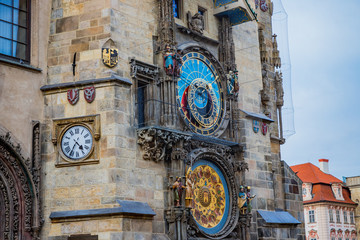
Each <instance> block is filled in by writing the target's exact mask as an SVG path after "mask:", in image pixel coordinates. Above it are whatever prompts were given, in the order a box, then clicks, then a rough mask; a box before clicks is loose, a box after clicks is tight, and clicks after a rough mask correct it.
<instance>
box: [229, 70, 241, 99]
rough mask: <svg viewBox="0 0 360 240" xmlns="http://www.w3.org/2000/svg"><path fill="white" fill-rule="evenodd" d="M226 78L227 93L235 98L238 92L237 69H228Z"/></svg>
mask: <svg viewBox="0 0 360 240" xmlns="http://www.w3.org/2000/svg"><path fill="white" fill-rule="evenodd" d="M226 79H227V93H228V95H229V96H232V97H234V98H235V99H237V96H238V93H239V80H238V71H237V70H235V71H230V72H229V73H228V74H226Z"/></svg>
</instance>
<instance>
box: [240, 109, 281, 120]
mask: <svg viewBox="0 0 360 240" xmlns="http://www.w3.org/2000/svg"><path fill="white" fill-rule="evenodd" d="M240 111H242V112H243V113H245V115H246V117H249V118H254V119H259V120H263V121H265V122H269V123H272V122H274V120H272V119H271V118H269V117H267V116H266V115H264V114H261V113H253V112H249V111H245V110H242V109H240Z"/></svg>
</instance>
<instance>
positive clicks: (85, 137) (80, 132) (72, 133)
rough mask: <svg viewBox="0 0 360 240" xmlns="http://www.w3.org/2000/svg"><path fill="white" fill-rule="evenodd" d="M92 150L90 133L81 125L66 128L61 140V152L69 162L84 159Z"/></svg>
mask: <svg viewBox="0 0 360 240" xmlns="http://www.w3.org/2000/svg"><path fill="white" fill-rule="evenodd" d="M92 148H93V136H92V133H91V131H90V130H89V129H88V128H87V127H85V126H82V125H75V126H72V127H70V128H68V129H67V130H66V131H65V132H64V134H63V135H62V138H61V151H62V153H63V154H64V155H65V156H66V157H67V158H68V159H70V160H74V161H75V160H80V159H83V158H86V157H87V156H88V155H89V154H90V153H91V150H92Z"/></svg>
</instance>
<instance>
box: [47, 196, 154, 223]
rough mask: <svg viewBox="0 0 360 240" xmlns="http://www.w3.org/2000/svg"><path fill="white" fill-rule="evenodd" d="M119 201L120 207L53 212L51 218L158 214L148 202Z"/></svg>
mask: <svg viewBox="0 0 360 240" xmlns="http://www.w3.org/2000/svg"><path fill="white" fill-rule="evenodd" d="M117 202H118V203H119V205H120V207H115V208H100V209H89V210H72V211H60V212H52V213H51V214H50V216H49V218H50V219H51V221H52V222H65V221H67V220H70V219H71V220H74V219H76V220H83V219H84V218H99V217H101V218H103V217H113V216H127V217H130V218H145V219H146V218H147V219H151V218H152V217H154V216H155V215H156V213H155V212H154V211H153V210H152V209H151V207H150V206H149V204H148V203H144V202H135V201H125V200H117Z"/></svg>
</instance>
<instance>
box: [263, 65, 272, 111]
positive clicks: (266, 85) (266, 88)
mask: <svg viewBox="0 0 360 240" xmlns="http://www.w3.org/2000/svg"><path fill="white" fill-rule="evenodd" d="M261 73H262V82H263V89H262V90H261V102H262V104H263V105H264V113H265V115H268V114H270V104H271V103H270V79H269V70H268V65H267V64H266V63H263V64H262V70H261Z"/></svg>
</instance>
